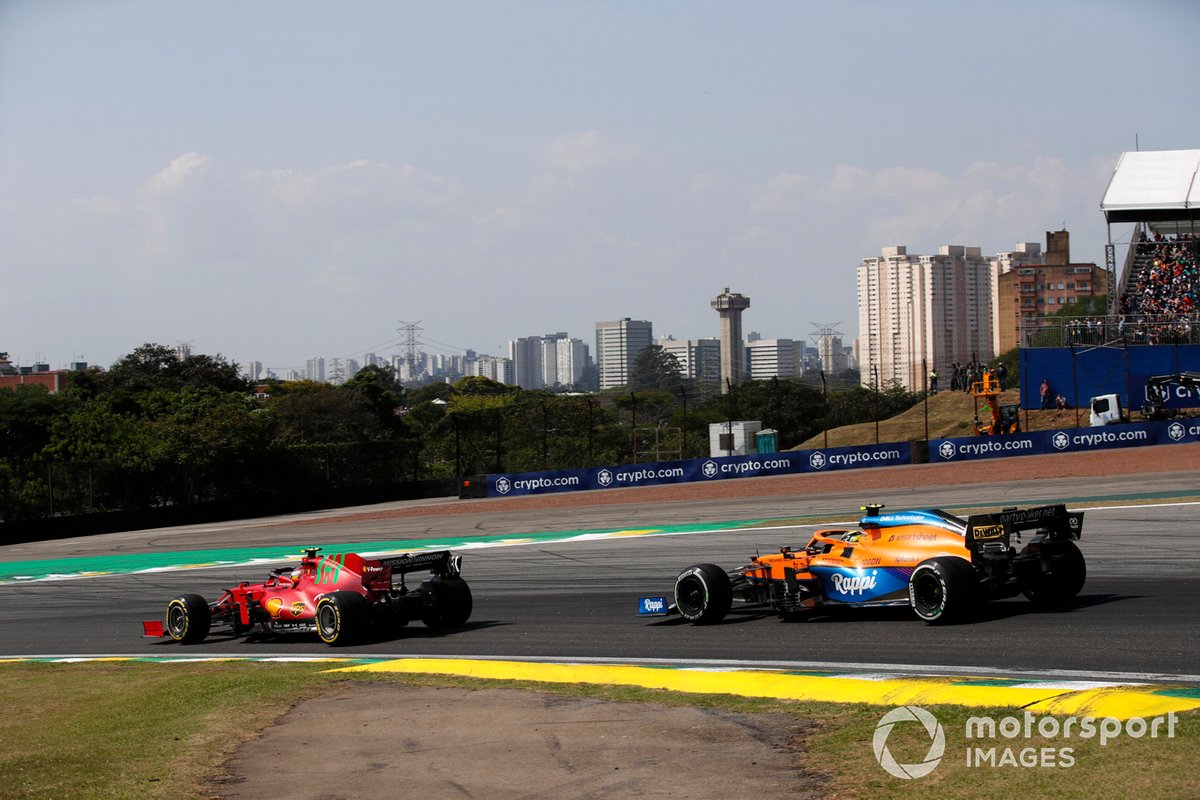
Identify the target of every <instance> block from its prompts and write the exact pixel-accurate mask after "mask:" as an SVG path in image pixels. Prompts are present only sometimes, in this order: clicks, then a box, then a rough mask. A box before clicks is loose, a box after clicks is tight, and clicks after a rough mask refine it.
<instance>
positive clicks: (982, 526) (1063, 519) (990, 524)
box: [964, 504, 1083, 551]
mask: <svg viewBox="0 0 1200 800" xmlns="http://www.w3.org/2000/svg"><path fill="white" fill-rule="evenodd" d="M1028 530H1039V531H1044V532H1045V533H1046V534H1047V536H1048V537H1049V538H1050V539H1056V540H1064V539H1078V538H1079V537H1080V536H1082V535H1083V512H1082V511H1068V510H1067V507H1066V506H1064V505H1061V504H1060V505H1054V506H1036V507H1034V508H1006V509H1004V510H1003V511H999V512H995V513H992V514H972V515H971V516H969V517H967V530H966V533H965V534H964V536H965V538H966V545H967V549H968V550H971V551H986V550H996V549H1001V548H1003V549H1005V550H1007V549H1008V546H1009V538H1010V537H1011V536H1012V534H1014V533H1019V532H1021V531H1028Z"/></svg>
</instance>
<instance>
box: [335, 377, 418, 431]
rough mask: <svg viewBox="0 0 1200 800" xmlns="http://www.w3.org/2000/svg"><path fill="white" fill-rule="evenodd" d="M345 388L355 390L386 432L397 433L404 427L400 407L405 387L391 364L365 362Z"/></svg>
mask: <svg viewBox="0 0 1200 800" xmlns="http://www.w3.org/2000/svg"><path fill="white" fill-rule="evenodd" d="M344 388H345V389H346V390H348V391H351V392H356V393H357V394H358V395H359V397H361V398H362V400H363V402H364V403H365V404H366V405H367V407H368V408H370V409H371V411H372V412H373V413H374V414H375V417H376V419H378V421H379V427H380V430H381V431H382V432H383V434H384V435H385V436H396V435H399V434H400V433H401V432H402V431H403V430H404V423H403V420H402V418H401V417H400V409H401V406H402V405H403V403H404V396H405V389H404V386H403V385H402V384H401V383H400V381H399V379H397V377H396V371H395V370H394V369H392V368H391V367H380V366H374V365H371V366H367V367H364V368H363V369H361V370H359V371H358V373H357V374H355V376H354V377H353V378H351V379H350V380H348V381H346V383H345V384H344Z"/></svg>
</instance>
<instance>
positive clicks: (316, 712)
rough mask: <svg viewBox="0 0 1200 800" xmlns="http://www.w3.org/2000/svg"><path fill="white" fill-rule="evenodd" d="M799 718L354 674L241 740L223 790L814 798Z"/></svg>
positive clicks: (229, 797) (499, 797)
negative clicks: (804, 766) (801, 753)
mask: <svg viewBox="0 0 1200 800" xmlns="http://www.w3.org/2000/svg"><path fill="white" fill-rule="evenodd" d="M802 729H803V723H802V722H800V721H798V720H797V719H796V718H795V717H792V716H790V715H787V714H782V713H780V714H736V713H730V712H726V711H720V710H712V709H703V708H693V707H686V706H666V705H657V704H653V703H620V702H605V701H600V700H593V699H590V698H577V697H565V696H561V695H554V694H541V693H536V692H526V691H520V690H513V689H479V690H470V689H449V688H447V689H435V688H424V687H410V686H399V685H393V684H384V683H347V684H343V685H340V686H339V687H338V688H337V690H336V691H333V692H330V693H328V694H326V695H323V696H321V697H318V698H315V699H312V700H307V701H305V702H304V703H302V704H301V705H299V706H297V707H296V708H295V709H294V710H293V711H292V712H291V713H290V714H288V715H287V717H286V718H285V719H284V720H283V721H282V722H281V723H280V724H278V725H276V726H274V727H272V728H269V729H268V730H267V731H265V732H264V734H263V735H262V737H260V738H259V739H257V740H255V741H253V742H249V743H247V744H245V745H243V746H242V747H241V748H240V749H239V750H238V751H237V753H236V755H235V756H234V758H233V759H232V760H231V761H230V762H229V764H228V765H227V771H228V777H227V778H226V779H223V780H221V781H219V782H218V784H217V785H216V787H215V788H214V791H215V792H216V795H217V796H219V797H222V798H225V799H226V800H248V799H249V798H262V797H288V798H295V800H341V799H342V798H346V800H350V798H354V799H355V800H357V798H361V797H437V798H453V797H462V798H487V800H505V799H506V798H528V799H530V800H533V799H536V798H547V799H549V798H553V800H571V798H598V797H639V798H663V800H666V799H668V798H681V799H682V798H687V800H702V799H703V798H729V797H738V796H749V797H811V796H816V794H817V793H818V792H817V790H818V789H819V787H818V786H817V784H816V783H815V779H814V778H813V777H812V776H811V775H807V774H805V773H803V772H802V771H801V770H800V769H799V768H798V765H797V752H798V747H799V745H798V738H799V735H800V733H801V732H802Z"/></svg>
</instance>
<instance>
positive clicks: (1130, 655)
mask: <svg viewBox="0 0 1200 800" xmlns="http://www.w3.org/2000/svg"><path fill="white" fill-rule="evenodd" d="M985 491H986V492H987V494H986V495H985V494H983V492H985ZM1139 492H1140V493H1144V494H1146V495H1147V496H1150V495H1152V494H1156V495H1162V494H1175V495H1178V496H1179V497H1186V496H1187V495H1188V494H1189V493H1190V494H1193V495H1194V494H1197V493H1200V490H1198V489H1197V487H1196V485H1195V473H1171V474H1164V475H1156V476H1154V478H1153V481H1152V485H1151V481H1147V482H1146V484H1144V485H1141V486H1137V485H1131V484H1130V482H1129V480H1128V479H1112V480H1111V481H1104V480H1101V481H1097V480H1095V479H1089V480H1086V481H1085V480H1082V479H1067V480H1060V481H1039V482H1036V483H1034V482H1028V483H1025V484H1021V483H1014V484H1007V485H1005V486H1002V487H995V486H992V487H987V489H986V490H985V489H984V488H982V487H979V486H958V487H940V488H939V487H933V488H925V489H906V490H897V491H893V492H890V493H880V494H879V495H873V496H872V497H871V498H870V499H872V500H877V501H882V502H887V503H888V505H889V507H890V508H903V507H908V508H913V507H927V506H931V505H940V506H942V507H945V508H948V509H951V510H954V509H955V508H961V507H965V506H976V507H978V506H984V505H986V506H989V507H999V506H1002V505H1012V504H1029V503H1040V502H1050V501H1057V500H1064V501H1067V502H1068V503H1069V505H1070V506H1071V507H1072V508H1087V507H1090V506H1091V502H1089V500H1092V501H1093V502H1094V501H1095V500H1096V499H1099V498H1104V497H1113V496H1121V497H1129V496H1130V495H1136V494H1138V493H1139ZM630 497H631V498H632V499H633V500H636V493H635V492H634V493H631V494H630ZM861 500H862V498H858V497H856V498H849V497H846V496H841V495H822V496H806V497H772V498H767V499H763V498H740V499H735V500H706V501H696V502H679V503H653V504H638V503H636V502H631V503H630V504H627V505H609V506H599V507H595V506H593V507H587V508H579V509H558V510H540V511H520V512H514V513H511V514H510V513H496V512H494V511H490V512H486V513H482V512H481V513H474V512H473V513H468V514H455V515H445V516H420V517H395V518H390V519H386V520H381V521H372V522H369V523H364V522H362V521H356V520H353V519H349V518H339V517H338V516H336V515H334V516H329V515H305V516H300V517H295V518H289V519H276V520H272V521H270V524H264V521H263V520H254V521H246V522H242V523H225V524H221V525H210V526H193V527H188V528H175V529H161V530H156V531H144V532H136V533H123V534H112V535H108V536H98V537H91V538H88V539H74V540H63V541H60V542H49V543H42V544H37V545H10V546H6V547H0V560H4V561H12V560H23V559H32V558H50V557H54V558H58V557H67V556H71V555H83V554H87V553H98V552H114V551H116V552H121V551H123V552H138V551H139V550H155V549H164V548H166V549H181V550H182V549H196V548H205V547H219V546H220V547H228V546H233V545H235V544H236V545H238V546H250V545H256V544H265V543H278V542H283V543H290V544H295V545H296V548H297V550H299V548H300V547H301V546H303V545H306V544H310V543H313V542H336V541H353V540H358V541H362V540H370V539H381V540H382V539H399V538H430V537H433V536H437V535H439V534H440V535H448V534H450V533H457V534H462V533H469V534H497V535H498V534H519V533H522V532H536V531H545V530H582V529H619V528H646V527H653V526H656V525H667V524H681V523H704V522H706V521H709V522H713V521H724V520H742V519H764V518H789V517H790V518H793V519H795V518H797V517H804V518H805V520H804V522H805V523H807V522H808V521H809V520H808V519H807V518H808V517H810V516H814V517H815V518H813V519H812V520H811V521H812V522H814V523H815V522H818V521H820V522H823V523H825V524H829V523H838V522H846V521H848V520H851V519H853V518H854V517H856V516H857V512H856V509H857V506H858V505H859V504H860V502H861ZM478 502H480V503H492V502H493V501H478ZM499 502H503V501H499ZM1125 502H1127V504H1128V505H1127V506H1126V507H1118V508H1094V509H1092V510H1089V511H1088V514H1087V517H1086V520H1085V525H1084V534H1083V540H1082V542H1081V543H1080V546H1081V549H1082V550H1083V553H1084V555H1085V557H1086V559H1087V564H1088V580H1087V584H1086V585H1085V586H1084V589H1083V592H1082V593H1081V594H1080V596H1079V597H1078V598H1077V600H1076V602H1074V603H1073V604H1071V605H1070V606H1068V607H1066V608H1064V609H1062V610H1059V611H1054V612H1035V611H1033V609H1032V607H1031V605H1030V604H1029V603H1028V602H1027V601H1025V600H1023V599H1012V600H1004V601H999V602H995V603H992V604H991V605H989V606H988V607H987V608H986V609H985V611H984V613H983V614H982V616H981V617H980V618H979V619H978V620H977V621H975V622H973V623H971V624H964V625H957V626H950V627H931V626H926V625H925V624H923V623H921V622H919V621H917V620H916V619H915V618H914V617H912V615H911V612H909V611H908V610H907V609H879V610H853V609H848V610H844V611H842V612H841V613H836V614H828V615H818V616H813V617H811V618H809V619H807V620H801V621H790V622H784V621H781V620H778V619H776V618H775V617H773V616H762V615H758V614H746V613H742V614H738V613H734V614H731V615H730V617H729V618H728V619H727V620H726V621H725V622H724V623H722V624H719V625H714V626H707V627H696V626H691V625H688V624H685V623H681V622H679V621H678V620H677V619H671V620H647V619H639V618H638V617H637V616H636V615H635V607H636V602H635V601H636V597H637V596H638V595H639V594H656V593H657V594H669V593H670V589H671V586H672V584H673V580H674V576H675V574H676V573H677V572H678V571H679V570H680V569H681V568H682V567H684V566H687V565H689V564H692V563H696V562H705V561H707V562H713V563H717V564H720V565H722V566H725V567H733V566H736V565H737V564H739V563H741V562H742V561H744V560H745V559H746V557H747V556H748V555H750V554H751V553H753V552H754V551H755V550H756V549H758V550H762V551H769V550H774V549H776V548H778V547H779V546H780V545H783V544H793V545H802V544H804V543H805V542H806V541H807V533H806V531H807V530H808V527H804V528H792V529H757V530H747V531H737V532H728V531H726V532H721V533H693V534H688V535H678V536H633V537H629V538H618V539H608V540H604V541H594V542H576V543H561V544H536V545H518V546H507V547H497V548H489V549H478V550H470V551H467V552H466V553H465V554H464V564H463V573H464V577H465V578H467V579H468V581H469V582H470V585H471V589H472V592H473V593H474V598H475V612H474V614H473V616H472V618H471V621H470V622H469V623H468V626H467V627H466V628H465V629H463V630H460V631H455V632H452V633H448V634H445V635H440V636H435V635H431V634H428V633H427V632H426V630H425V628H424V626H423V625H421V624H420V623H419V622H418V623H414V624H413V625H411V626H410V627H408V628H405V629H403V630H402V631H400V633H399V635H398V636H396V637H394V638H388V639H386V640H382V641H374V642H369V643H366V644H363V645H360V646H356V647H350V648H343V649H340V650H337V651H331V650H330V649H329V648H328V647H326V646H325V645H323V644H321V643H320V642H319V641H317V640H316V639H315V636H297V637H294V638H287V639H284V638H276V639H269V640H265V641H257V642H255V641H245V640H241V639H231V638H223V637H219V636H212V637H210V638H209V639H208V640H207V641H206V642H205V643H203V644H201V645H196V646H191V647H186V648H185V647H181V646H179V645H175V644H168V643H166V642H162V641H155V640H149V639H144V638H142V637H141V636H140V632H141V625H140V622H141V620H143V619H157V618H159V617H160V616H161V613H162V610H163V608H164V605H165V603H166V601H167V600H168V599H169V598H170V597H172V596H174V595H176V594H180V593H182V592H197V593H200V594H202V595H204V596H205V597H206V598H208V599H210V600H211V599H215V598H216V597H217V596H218V595H219V594H220V592H221V590H222V589H224V588H225V587H226V586H228V585H230V584H232V583H236V582H237V581H239V580H247V581H259V580H261V579H262V578H263V577H265V574H266V568H264V567H258V566H255V567H242V568H238V569H225V568H213V569H203V570H193V571H187V572H163V573H147V574H137V575H112V576H105V577H92V578H77V579H71V580H58V581H40V582H36V583H23V584H22V583H15V584H7V585H4V584H0V608H3V614H0V656H47V655H62V656H66V655H114V656H116V655H132V654H141V655H164V656H168V655H169V656H185V655H187V656H202V655H215V654H223V655H244V656H264V655H286V656H304V655H372V656H380V655H396V656H413V655H434V656H502V657H514V658H547V659H595V660H610V659H628V660H634V661H653V660H656V659H686V660H697V661H702V662H716V661H723V660H737V661H744V662H756V663H761V664H763V665H779V664H788V663H796V662H822V663H826V662H828V663H831V664H837V665H838V666H839V668H842V669H846V670H849V669H852V668H853V667H851V666H849V665H859V666H858V668H859V669H864V670H868V671H869V670H871V669H872V668H878V669H882V668H883V667H884V666H893V667H894V666H895V665H915V666H919V667H928V668H929V671H931V672H945V671H947V670H950V671H953V668H955V667H965V668H971V669H972V670H978V671H982V672H987V673H994V674H996V675H1004V674H1011V673H1018V674H1022V673H1025V672H1031V673H1051V672H1058V671H1062V672H1063V673H1066V674H1077V675H1080V676H1087V675H1096V676H1101V675H1104V674H1106V673H1131V674H1137V675H1157V676H1164V675H1165V676H1191V677H1190V678H1188V680H1191V681H1194V680H1195V675H1196V674H1197V673H1200V525H1197V522H1196V518H1197V515H1198V513H1200V505H1196V504H1187V503H1167V504H1162V505H1141V504H1139V503H1138V501H1137V500H1136V499H1129V500H1127V501H1125ZM482 507H483V506H481V508H482ZM492 508H494V506H492ZM501 508H503V507H502V506H501ZM355 511H359V510H355ZM301 523H303V524H301ZM787 524H789V525H795V524H796V523H795V522H789V523H787ZM1180 679H1181V680H1182V679H1183V678H1180Z"/></svg>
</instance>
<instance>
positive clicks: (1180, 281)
mask: <svg viewBox="0 0 1200 800" xmlns="http://www.w3.org/2000/svg"><path fill="white" fill-rule="evenodd" d="M1100 208H1101V210H1102V211H1103V212H1104V218H1105V221H1106V222H1107V223H1108V246H1107V247H1106V248H1105V253H1106V262H1107V263H1106V268H1107V270H1108V280H1109V287H1108V314H1107V315H1106V316H1103V317H1097V316H1091V317H1086V318H1075V319H1064V318H1053V319H1051V318H1046V317H1042V318H1040V319H1037V320H1034V321H1031V324H1029V325H1024V324H1023V325H1022V329H1021V334H1020V342H1021V346H1022V347H1071V346H1076V345H1080V344H1088V345H1115V346H1129V345H1163V344H1200V150H1157V151H1134V152H1129V153H1124V154H1122V155H1121V158H1120V159H1119V160H1118V162H1117V166H1116V169H1115V170H1114V171H1113V176H1112V179H1111V180H1110V181H1109V184H1108V188H1107V190H1106V191H1105V193H1104V199H1103V200H1102V201H1101V203H1100ZM1125 224H1130V225H1132V232H1131V233H1130V235H1129V247H1128V250H1127V251H1126V254H1125V260H1124V263H1123V264H1122V267H1121V269H1120V271H1119V272H1118V270H1117V259H1116V247H1115V245H1114V244H1113V226H1114V225H1125ZM1118 275H1119V278H1118Z"/></svg>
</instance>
